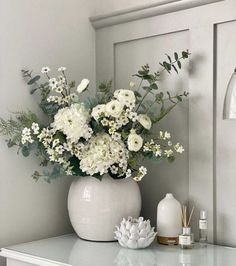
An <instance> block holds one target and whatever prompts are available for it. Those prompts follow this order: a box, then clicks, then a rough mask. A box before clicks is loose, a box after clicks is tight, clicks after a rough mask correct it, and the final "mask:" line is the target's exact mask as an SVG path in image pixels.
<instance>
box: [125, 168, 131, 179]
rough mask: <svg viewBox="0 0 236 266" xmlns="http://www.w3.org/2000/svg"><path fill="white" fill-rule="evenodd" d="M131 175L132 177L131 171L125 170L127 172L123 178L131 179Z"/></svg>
mask: <svg viewBox="0 0 236 266" xmlns="http://www.w3.org/2000/svg"><path fill="white" fill-rule="evenodd" d="M131 175H132V172H131V170H130V169H127V171H126V173H125V178H129V177H131Z"/></svg>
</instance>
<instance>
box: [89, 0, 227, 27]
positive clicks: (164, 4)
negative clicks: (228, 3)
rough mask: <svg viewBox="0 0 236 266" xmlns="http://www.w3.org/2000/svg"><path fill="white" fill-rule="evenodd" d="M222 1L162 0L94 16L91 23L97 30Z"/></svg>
mask: <svg viewBox="0 0 236 266" xmlns="http://www.w3.org/2000/svg"><path fill="white" fill-rule="evenodd" d="M221 1H225V0H162V1H158V3H155V4H148V5H142V6H138V7H134V8H129V9H124V10H121V11H116V12H113V13H110V14H105V15H99V16H94V17H91V18H90V21H91V23H92V25H93V27H94V28H95V29H100V28H104V27H108V26H112V25H116V24H120V23H125V22H130V21H134V20H137V19H143V18H147V17H152V16H158V15H163V14H167V13H171V12H176V11H180V10H184V9H189V8H193V7H197V6H202V5H207V4H212V3H216V2H221Z"/></svg>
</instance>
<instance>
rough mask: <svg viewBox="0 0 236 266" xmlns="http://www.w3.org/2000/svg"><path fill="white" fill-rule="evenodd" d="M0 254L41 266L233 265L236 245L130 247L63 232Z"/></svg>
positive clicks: (12, 247)
mask: <svg viewBox="0 0 236 266" xmlns="http://www.w3.org/2000/svg"><path fill="white" fill-rule="evenodd" d="M1 255H2V256H4V257H7V258H10V259H17V260H20V261H24V262H28V263H32V264H35V265H42V266H53V265H63V266H92V265H96V266H112V265H116V266H141V265H142V266H149V265H150V266H151V265H156V266H179V265H180V266H181V265H182V266H190V265H191V266H192V265H194V266H231V265H232V266H235V265H236V249H235V248H229V247H223V246H215V245H208V246H207V247H206V248H204V247H200V246H199V245H198V244H194V248H193V249H192V250H181V249H180V248H179V247H178V246H162V245H158V244H157V243H156V242H154V243H153V244H152V245H151V246H150V247H149V248H146V249H142V250H130V249H125V248H122V247H121V246H119V244H118V243H117V242H110V243H102V242H101V243H98V242H89V241H84V240H81V239H79V238H78V237H77V236H76V235H74V234H72V235H64V236H60V237H54V238H49V239H44V240H40V241H34V242H30V243H26V244H20V245H16V246H11V247H7V248H3V249H2V251H1Z"/></svg>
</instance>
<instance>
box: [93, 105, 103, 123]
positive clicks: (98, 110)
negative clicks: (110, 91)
mask: <svg viewBox="0 0 236 266" xmlns="http://www.w3.org/2000/svg"><path fill="white" fill-rule="evenodd" d="M105 113H106V105H105V104H99V105H97V106H95V107H94V108H93V110H92V113H91V115H92V117H93V118H94V119H95V120H98V119H99V118H100V116H101V115H102V114H105Z"/></svg>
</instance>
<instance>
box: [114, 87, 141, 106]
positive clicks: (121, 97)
mask: <svg viewBox="0 0 236 266" xmlns="http://www.w3.org/2000/svg"><path fill="white" fill-rule="evenodd" d="M114 97H115V98H116V99H117V100H118V101H119V102H120V103H121V104H123V105H127V104H129V103H131V102H135V99H136V98H135V95H134V92H133V91H131V90H124V89H121V90H118V91H115V93H114Z"/></svg>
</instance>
